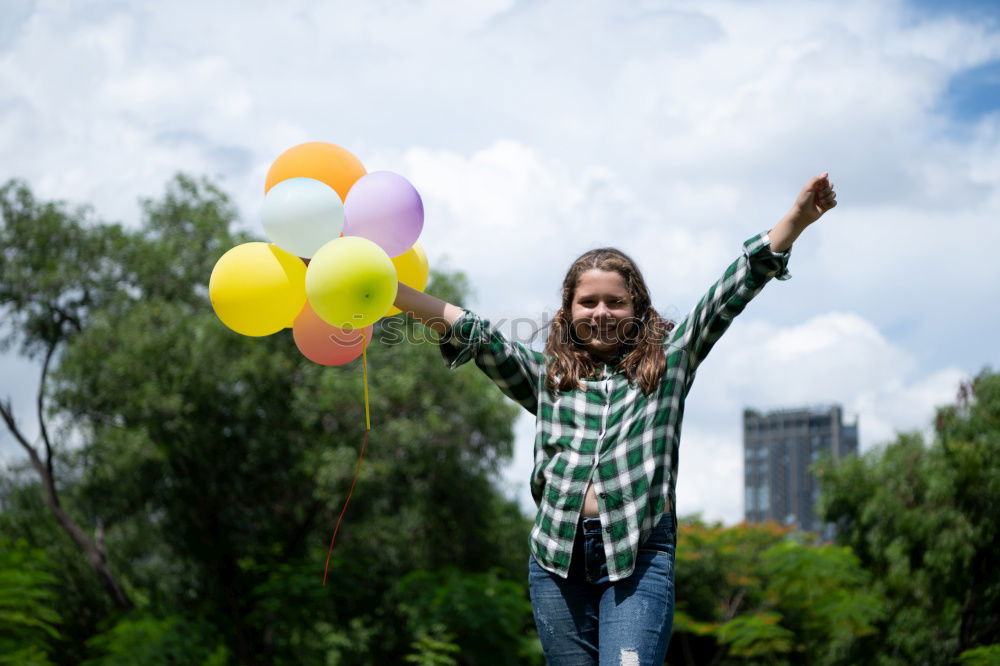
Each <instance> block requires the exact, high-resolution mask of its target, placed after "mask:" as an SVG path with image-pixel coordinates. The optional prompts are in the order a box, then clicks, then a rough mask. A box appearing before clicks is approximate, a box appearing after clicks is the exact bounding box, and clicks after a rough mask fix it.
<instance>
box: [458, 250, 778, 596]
mask: <svg viewBox="0 0 1000 666" xmlns="http://www.w3.org/2000/svg"><path fill="white" fill-rule="evenodd" d="M787 265H788V252H782V253H774V252H772V251H771V249H770V240H769V239H768V237H767V234H766V233H762V234H758V235H756V236H754V237H753V238H751V239H749V240H748V241H746V242H745V243H744V244H743V254H742V256H740V257H739V258H738V259H737V260H736V261H734V262H733V263H732V264H731V265H730V266H729V267H728V268H727V269H726V271H725V273H723V275H722V277H721V278H720V279H719V280H718V281H717V282H716V283H715V284H713V285H712V286H711V288H710V289H709V290H708V293H706V294H705V295H704V296H703V297H702V298H701V300H700V301H698V304H697V305H696V306H695V307H694V309H693V310H691V312H690V313H689V314H688V315H687V316H686V317H685V318H684V319H683V320H682V321H681V322H680V323H679V324H678V325H677V326H676V327H675V328H674V329H673V331H671V333H670V334H669V336H668V339H667V341H666V343H665V345H664V350H663V351H664V353H665V354H666V358H667V367H666V370H665V372H664V374H663V377H662V379H661V380H660V384H659V386H658V388H657V389H656V390H655V391H653V392H652V393H651V394H650V395H648V396H647V395H644V394H643V392H642V390H641V389H640V388H639V387H638V386H636V385H635V384H630V383H629V381H628V379H627V378H626V377H625V375H624V374H622V373H621V372H620V371H617V370H616V369H615V368H614V367H612V366H610V365H604V367H603V369H602V371H601V375H600V376H599V377H593V378H590V379H586V380H584V382H583V384H584V388H582V389H577V390H572V391H555V392H550V391H549V390H548V389H546V388H545V374H546V373H545V363H546V357H545V355H543V354H542V353H540V352H537V351H533V350H531V349H528V348H526V347H525V346H523V345H521V344H520V343H517V342H511V341H509V340H507V339H506V338H505V337H504V336H503V335H501V334H500V333H499V332H497V331H496V330H495V329H494V328H493V327H491V326H490V324H489V322H487V321H485V320H483V319H480V318H479V317H477V316H476V315H475V314H473V313H471V312H468V311H466V312H465V313H463V314H462V316H461V317H460V318H459V319H458V321H456V322H455V323H454V324H453V325H452V327H451V328H449V329H448V331H447V332H446V333H445V334H444V336H443V337H442V338H441V353H442V355H443V356H444V358H445V360H446V361H447V363H448V364H449V366H450V367H452V368H454V367H457V366H459V365H461V364H463V363H465V362H467V361H468V360H470V359H475V361H476V365H478V366H479V367H480V369H482V370H483V372H485V373H486V375H487V376H489V378H490V379H492V380H493V381H494V382H495V383H496V384H497V386H499V387H500V390H502V391H503V392H504V394H506V395H507V396H508V397H510V398H511V399H513V400H514V401H515V402H517V403H518V404H520V405H521V406H523V407H524V408H525V409H527V410H528V411H529V412H531V413H532V414H534V415H535V416H536V426H535V465H534V470H533V471H532V477H531V493H532V495H533V496H534V498H535V502H536V503H537V504H538V512H537V514H536V517H535V525H534V527H533V528H532V530H531V552H532V553H533V554H534V556H535V559H536V560H537V561H538V563H539V564H540V565H542V567H544V568H545V569H547V570H548V571H551V572H552V573H555V574H557V575H559V576H562V577H564V578H565V577H566V576H567V575H568V573H569V567H570V557H571V554H572V552H573V540H574V537H575V536H576V530H577V523H578V521H579V520H580V513H581V511H582V509H583V500H584V494H585V493H586V490H587V486H588V485H589V484H590V483H593V485H594V492H595V493H596V494H597V498H598V499H597V503H598V506H599V507H600V511H601V525H602V526H603V528H604V530H605V533H606V536H605V539H604V550H605V554H606V555H607V563H608V574H609V577H610V579H611V580H612V581H615V580H621V579H622V578H626V577H627V576H629V575H631V574H632V570H633V569H634V567H635V559H636V555H637V553H638V551H639V544H641V543H642V542H643V541H644V540H645V539H646V537H647V535H648V534H649V533H650V531H651V530H652V529H653V527H654V525H655V524H656V522H657V521H658V520H659V518H660V516H661V515H662V514H663V513H664V511H665V509H666V507H673V506H676V503H675V502H674V489H675V487H676V484H677V451H678V446H679V444H680V435H681V420H682V418H683V416H684V399H685V397H686V396H687V394H688V391H689V390H690V389H691V383H692V381H693V380H694V376H695V372H696V371H697V369H698V365H699V364H700V363H701V361H702V360H703V359H704V358H705V356H707V355H708V352H709V350H711V349H712V346H713V345H714V344H715V343H716V341H717V340H718V339H719V337H720V336H722V334H723V332H725V330H726V329H727V328H728V327H729V324H730V323H732V320H733V317H735V316H736V315H738V314H739V313H740V312H742V311H743V308H744V307H746V305H747V303H748V302H749V301H750V299H751V298H753V297H754V296H756V295H757V293H758V292H759V291H760V290H761V288H763V286H764V285H765V284H766V283H767V281H768V280H770V279H771V278H772V277H777V278H778V279H779V280H786V279H788V277H789V275H788V270H787V268H786V267H787Z"/></svg>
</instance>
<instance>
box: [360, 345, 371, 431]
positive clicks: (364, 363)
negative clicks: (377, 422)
mask: <svg viewBox="0 0 1000 666" xmlns="http://www.w3.org/2000/svg"><path fill="white" fill-rule="evenodd" d="M366 343H367V340H366V339H365V335H364V331H362V332H361V376H362V377H363V382H364V391H365V429H366V430H371V429H372V419H371V413H370V411H369V409H368V345H367V344H366Z"/></svg>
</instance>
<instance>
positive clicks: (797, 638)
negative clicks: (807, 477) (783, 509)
mask: <svg viewBox="0 0 1000 666" xmlns="http://www.w3.org/2000/svg"><path fill="white" fill-rule="evenodd" d="M676 569H677V611H676V615H675V621H674V637H673V639H672V642H671V646H670V653H669V654H668V661H669V663H671V664H699V665H700V664H831V665H832V664H845V665H846V664H853V663H855V662H854V661H853V659H854V656H855V653H856V652H857V651H858V650H859V649H862V647H863V646H864V645H865V644H866V640H867V638H866V637H869V636H871V635H872V634H873V633H874V625H873V623H874V621H875V620H877V619H878V617H879V616H880V612H881V602H880V600H879V599H878V598H877V596H875V595H872V594H871V593H870V592H869V591H868V585H869V581H868V574H867V572H865V571H864V570H863V569H862V568H861V566H860V563H859V562H858V560H857V558H856V557H854V555H853V554H852V553H851V552H850V550H849V549H847V548H843V547H837V546H833V545H829V544H820V543H818V542H816V541H815V538H814V537H811V536H808V535H794V534H792V533H791V532H790V530H789V529H787V528H780V527H777V526H776V525H773V524H763V525H749V524H743V525H737V526H735V527H729V528H725V527H722V526H720V525H706V524H704V523H702V522H701V521H699V520H688V521H684V522H683V523H682V525H681V529H680V535H679V538H678V545H677V565H676Z"/></svg>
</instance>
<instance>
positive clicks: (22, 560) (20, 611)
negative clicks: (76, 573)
mask: <svg viewBox="0 0 1000 666" xmlns="http://www.w3.org/2000/svg"><path fill="white" fill-rule="evenodd" d="M50 567H51V565H50V564H49V561H48V558H47V557H46V555H45V552H44V551H42V550H40V549H37V548H29V547H28V546H27V544H26V543H25V542H24V541H17V542H11V541H9V540H7V539H5V538H0V664H11V665H12V666H13V665H17V666H27V665H34V664H37V665H39V666H44V665H46V664H50V663H52V662H50V661H49V659H48V654H49V652H50V651H51V646H52V643H53V642H54V641H56V640H58V639H60V638H61V635H60V634H59V630H58V625H59V620H60V618H59V613H58V612H57V611H56V609H55V598H56V595H55V590H54V585H55V582H56V578H55V576H53V575H52V573H51V572H50V571H49V569H50Z"/></svg>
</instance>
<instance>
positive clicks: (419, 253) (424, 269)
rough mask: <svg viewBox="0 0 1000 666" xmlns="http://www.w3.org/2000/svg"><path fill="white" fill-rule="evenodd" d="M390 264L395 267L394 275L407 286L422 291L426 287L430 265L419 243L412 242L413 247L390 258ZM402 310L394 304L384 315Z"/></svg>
mask: <svg viewBox="0 0 1000 666" xmlns="http://www.w3.org/2000/svg"><path fill="white" fill-rule="evenodd" d="M392 265H393V266H395V267H396V275H398V276H399V281H400V282H402V283H403V284H405V285H406V286H407V287H412V288H413V289H416V290H417V291H423V290H424V289H425V288H426V287H427V278H428V277H429V276H430V272H431V270H430V266H429V265H428V264H427V253H426V252H424V248H422V247H420V243H414V244H413V247H411V248H410V249H409V250H407V251H406V252H404V253H403V254H400V255H396V256H395V257H393V258H392ZM400 312H402V310H400V309H399V308H397V307H396V306H395V305H393V306H392V307H390V308H389V311H388V312H386V313H385V316H386V317H391V316H392V315H397V314H399V313H400Z"/></svg>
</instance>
